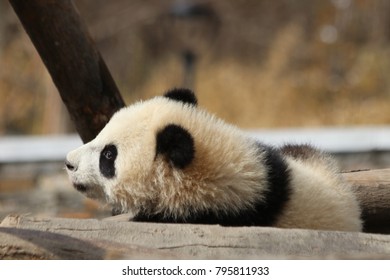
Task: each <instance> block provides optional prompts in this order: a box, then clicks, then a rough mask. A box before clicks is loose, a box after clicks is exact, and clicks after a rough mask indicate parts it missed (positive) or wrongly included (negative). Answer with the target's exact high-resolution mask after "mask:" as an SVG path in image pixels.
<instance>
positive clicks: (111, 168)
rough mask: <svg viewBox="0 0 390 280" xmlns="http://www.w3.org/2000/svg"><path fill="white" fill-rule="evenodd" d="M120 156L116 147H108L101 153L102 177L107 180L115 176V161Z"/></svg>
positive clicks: (100, 166) (100, 167)
mask: <svg viewBox="0 0 390 280" xmlns="http://www.w3.org/2000/svg"><path fill="white" fill-rule="evenodd" d="M117 155H118V150H117V148H116V146H115V145H106V146H105V147H104V149H103V150H102V151H101V153H100V159H99V169H100V172H101V173H102V175H103V176H104V177H106V178H113V177H114V176H115V159H116V157H117Z"/></svg>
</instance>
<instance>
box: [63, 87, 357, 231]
mask: <svg viewBox="0 0 390 280" xmlns="http://www.w3.org/2000/svg"><path fill="white" fill-rule="evenodd" d="M170 93H173V96H176V95H177V96H179V99H180V95H181V94H183V95H184V96H185V95H188V94H191V93H190V92H189V91H187V90H173V91H171V92H170ZM168 95H169V94H168ZM176 99H177V98H176V97H175V98H169V97H155V98H153V99H150V100H148V101H143V102H138V103H136V104H134V105H131V106H129V107H127V108H124V109H121V110H120V111H118V112H117V113H116V114H115V115H114V116H113V117H112V118H111V120H110V121H109V123H108V124H107V125H106V126H105V128H104V129H103V130H102V131H101V132H100V133H99V135H98V136H97V137H96V138H95V139H94V140H93V141H91V142H89V143H87V144H85V145H83V146H81V147H80V148H78V149H76V150H74V151H72V152H70V153H69V154H68V155H67V159H66V160H67V161H66V165H67V168H68V173H69V176H70V179H71V181H72V182H73V184H74V185H75V187H76V188H77V189H78V190H80V191H82V192H83V193H84V194H85V195H86V196H88V197H91V198H95V199H99V200H101V201H103V202H108V203H109V204H111V205H112V206H113V207H114V209H117V210H118V209H119V212H132V213H133V214H134V215H135V220H139V221H156V222H199V223H220V224H223V225H265V226H276V227H289V228H311V229H324V230H343V231H360V230H361V229H362V222H361V219H360V214H361V213H360V208H359V205H358V203H357V201H356V198H355V196H354V194H353V193H352V191H351V190H350V188H349V187H348V186H347V185H346V184H345V183H344V182H343V180H342V179H341V177H340V175H338V173H337V170H336V168H335V167H334V166H335V164H334V163H333V160H332V159H331V158H330V157H329V156H328V155H325V154H323V153H321V152H319V151H317V150H315V149H313V148H311V147H309V146H305V145H304V146H293V145H292V146H288V145H287V146H285V147H283V148H281V149H274V148H270V147H267V146H265V145H262V144H261V143H258V142H256V141H255V140H254V139H251V138H249V137H248V136H247V135H246V134H245V133H244V132H242V131H241V130H239V129H237V128H236V127H234V126H231V125H229V124H226V123H225V122H223V121H222V120H220V119H218V118H216V117H215V116H213V115H211V114H209V113H207V112H206V111H204V110H202V109H200V108H198V107H197V106H196V105H195V104H192V103H191V102H181V101H180V100H176ZM169 126H170V128H172V131H174V133H172V135H173V136H171V134H169V133H168V138H167V140H166V143H163V144H161V145H163V146H161V145H160V143H159V142H161V141H162V142H164V141H163V140H164V137H165V132H166V130H165V128H167V127H169ZM176 131H178V134H176ZM182 132H183V134H182ZM177 135H179V136H177ZM160 136H161V137H160ZM159 137H160V138H161V139H163V140H161V139H160V138H159ZM172 137H173V138H172ZM172 139H173V140H172ZM181 139H183V143H185V144H181V143H176V142H181ZM187 142H188V143H187ZM191 143H192V145H193V147H187V146H191V145H190V144H191ZM187 144H188V145H187ZM171 145H172V147H171ZM180 145H181V146H180ZM160 146H161V147H163V148H159V147H160ZM165 146H168V148H166V149H168V150H169V151H168V152H165ZM177 147H178V148H177ZM176 148H177V149H178V151H179V152H181V151H182V153H183V154H184V158H182V155H181V154H180V153H179V154H178V153H177V152H176V150H174V151H173V152H171V150H172V149H176ZM110 149H111V150H110ZM180 149H182V150H180ZM103 150H107V151H109V152H108V153H104V152H102V151H103ZM160 150H162V151H163V152H159V151H160ZM186 154H189V156H188V157H185V156H186ZM171 155H172V157H171ZM176 157H178V159H177V160H176ZM102 161H103V163H102ZM110 161H112V163H110ZM176 161H177V162H176ZM99 164H100V165H103V169H104V165H106V164H107V170H103V171H102V169H101V168H102V167H101V166H99ZM110 164H112V166H110ZM279 168H280V169H281V170H278V169H279ZM102 172H103V174H106V175H103V174H102ZM279 185H282V186H279ZM275 187H276V188H280V190H277V191H273V188H275ZM271 203H274V204H275V205H276V206H275V207H273V206H272V205H271V206H270V207H269V205H268V204H271ZM262 209H265V210H264V211H262ZM268 212H269V213H270V218H269V219H268V218H267V217H262V218H261V219H259V221H257V216H259V217H260V216H262V215H268ZM247 213H248V214H247ZM271 214H272V215H271ZM271 216H272V217H271ZM210 217H211V218H210ZM252 220H256V221H252Z"/></svg>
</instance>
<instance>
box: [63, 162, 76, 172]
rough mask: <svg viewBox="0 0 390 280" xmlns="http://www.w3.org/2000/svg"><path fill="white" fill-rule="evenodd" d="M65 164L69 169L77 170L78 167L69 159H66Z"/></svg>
mask: <svg viewBox="0 0 390 280" xmlns="http://www.w3.org/2000/svg"><path fill="white" fill-rule="evenodd" d="M65 166H66V168H67V169H68V170H69V171H75V170H76V167H75V166H74V165H73V164H72V163H70V161H69V160H65Z"/></svg>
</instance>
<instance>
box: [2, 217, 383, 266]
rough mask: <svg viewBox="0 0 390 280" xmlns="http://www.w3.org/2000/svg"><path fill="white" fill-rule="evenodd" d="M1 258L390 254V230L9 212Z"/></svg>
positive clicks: (358, 256) (349, 256)
mask: <svg viewBox="0 0 390 280" xmlns="http://www.w3.org/2000/svg"><path fill="white" fill-rule="evenodd" d="M0 258H45V259H52V258H57V259H58V258H59V259H101V258H113V259H119V258H126V259H132V258H136V259H142V258H154V259H158V258H185V259H367V258H369V259H371V258H374V259H378V258H381V259H389V258H390V236H388V235H378V234H366V233H358V232H334V231H314V230H302V229H278V228H267V227H221V226H218V225H192V224H153V223H136V222H114V221H98V220H76V219H59V218H54V219H39V218H33V217H25V216H24V217H23V216H9V217H7V218H5V219H4V220H3V222H2V223H1V224H0Z"/></svg>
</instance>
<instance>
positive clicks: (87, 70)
mask: <svg viewBox="0 0 390 280" xmlns="http://www.w3.org/2000/svg"><path fill="white" fill-rule="evenodd" d="M10 3H11V5H12V7H13V8H14V10H15V12H16V14H17V15H18V17H19V19H20V21H21V23H22V24H23V27H24V29H25V30H26V32H27V34H28V35H29V37H30V39H31V41H32V42H33V44H34V46H35V48H36V49H37V51H38V53H39V55H40V56H41V58H42V60H43V62H44V64H45V65H46V68H47V69H48V71H49V73H50V75H51V77H52V79H53V82H54V84H55V85H56V87H57V88H58V91H59V92H60V95H61V98H62V100H63V102H64V103H65V105H66V107H67V109H68V111H69V113H70V115H71V118H72V120H73V121H74V123H75V126H76V129H77V132H78V133H79V135H80V136H81V138H82V140H83V142H88V141H90V140H92V139H93V138H94V137H95V136H96V135H97V134H98V133H99V132H100V130H101V129H102V128H103V127H104V125H105V124H106V123H107V121H108V120H109V119H110V118H111V116H112V114H113V113H114V112H115V111H117V110H118V109H119V108H121V107H123V106H124V105H125V104H124V101H123V99H122V97H121V95H120V93H119V90H118V88H117V86H116V85H115V82H114V80H113V79H112V77H111V74H110V72H109V71H108V69H107V66H106V64H105V63H104V61H103V59H102V57H101V55H100V53H99V51H98V50H97V49H96V47H95V45H94V42H93V40H92V39H91V37H90V35H89V34H88V31H87V28H86V26H85V24H84V22H83V21H82V20H81V18H80V16H79V13H78V12H77V11H76V9H75V7H74V6H73V4H72V1H71V0H61V1H52V0H28V1H25V0H10Z"/></svg>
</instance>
